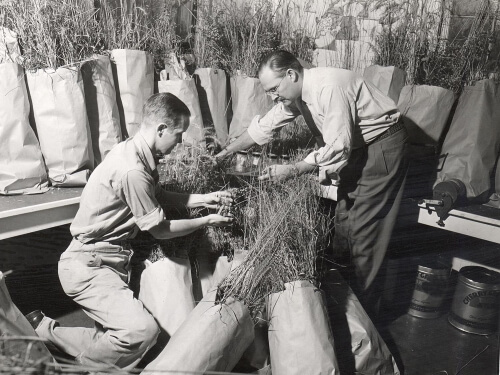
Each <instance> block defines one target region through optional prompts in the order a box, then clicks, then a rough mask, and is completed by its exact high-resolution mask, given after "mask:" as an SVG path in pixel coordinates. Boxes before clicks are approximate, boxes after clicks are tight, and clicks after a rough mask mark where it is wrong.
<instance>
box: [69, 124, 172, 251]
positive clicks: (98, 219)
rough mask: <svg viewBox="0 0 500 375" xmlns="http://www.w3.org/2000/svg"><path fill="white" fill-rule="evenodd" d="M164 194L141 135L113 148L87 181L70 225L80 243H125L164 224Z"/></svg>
mask: <svg viewBox="0 0 500 375" xmlns="http://www.w3.org/2000/svg"><path fill="white" fill-rule="evenodd" d="M162 194H164V190H163V189H162V188H161V187H160V186H159V185H158V174H157V172H156V163H155V160H154V157H153V153H152V151H151V149H150V148H149V146H148V144H147V143H146V141H145V140H144V138H143V137H142V135H141V134H140V133H137V134H136V135H135V136H134V137H133V138H129V139H127V140H126V141H124V142H121V143H119V144H118V145H116V146H115V147H114V148H113V149H112V150H111V151H110V152H109V154H108V155H107V156H106V158H105V159H104V161H103V162H102V163H101V164H100V165H99V166H98V167H97V168H96V169H95V170H94V172H93V173H92V175H91V176H90V178H89V181H88V183H87V185H86V186H85V188H84V189H83V193H82V196H81V200H80V207H79V209H78V212H77V214H76V216H75V219H74V220H73V223H72V224H71V227H70V231H71V234H72V235H73V237H75V238H76V239H78V240H80V242H83V243H88V242H92V241H94V242H96V241H108V242H112V241H122V240H128V239H131V238H133V237H135V235H136V234H137V232H138V231H139V230H143V231H147V230H149V229H151V228H152V227H154V226H156V225H158V224H159V223H160V222H161V221H163V220H165V215H164V212H163V209H162V208H161V206H160V204H159V203H158V201H159V200H160V201H162V199H164V197H163V196H162Z"/></svg>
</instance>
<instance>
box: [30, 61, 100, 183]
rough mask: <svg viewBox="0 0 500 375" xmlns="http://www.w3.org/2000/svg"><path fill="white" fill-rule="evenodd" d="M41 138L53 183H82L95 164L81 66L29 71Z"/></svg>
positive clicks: (32, 99)
mask: <svg viewBox="0 0 500 375" xmlns="http://www.w3.org/2000/svg"><path fill="white" fill-rule="evenodd" d="M26 77H27V81H28V89H29V94H30V97H31V103H32V108H33V115H34V121H35V126H36V130H37V133H38V140H39V141H40V147H41V149H42V154H43V156H44V158H45V163H46V165H47V168H48V170H49V179H50V182H51V184H52V185H53V186H83V185H85V184H86V183H87V180H88V178H89V175H90V170H91V169H92V168H93V166H94V155H93V152H92V140H91V135H90V129H89V123H88V118H87V111H86V109H85V95H84V92H83V82H82V75H81V72H80V70H79V69H78V68H76V67H71V68H58V69H57V70H53V69H47V70H43V69H40V70H37V71H35V72H26Z"/></svg>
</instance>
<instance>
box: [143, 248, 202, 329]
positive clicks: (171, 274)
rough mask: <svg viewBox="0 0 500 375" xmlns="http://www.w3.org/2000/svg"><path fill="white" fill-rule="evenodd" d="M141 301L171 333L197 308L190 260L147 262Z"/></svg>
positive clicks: (177, 259) (175, 259) (165, 259)
mask: <svg viewBox="0 0 500 375" xmlns="http://www.w3.org/2000/svg"><path fill="white" fill-rule="evenodd" d="M145 265H146V268H145V269H144V271H143V272H142V274H141V284H140V292H139V300H141V301H142V303H143V304H144V306H145V307H146V308H147V309H148V311H149V312H150V313H151V315H153V316H154V317H155V319H156V321H157V322H158V325H159V326H160V327H161V329H162V330H163V331H165V332H166V333H167V334H168V335H169V336H172V335H173V334H174V333H175V331H177V329H178V328H179V327H180V326H181V325H182V323H184V321H185V320H186V318H187V316H188V315H189V313H190V312H191V311H192V310H193V309H194V307H195V301H194V297H193V284H192V280H191V265H190V263H189V259H181V258H164V259H161V260H158V261H156V262H154V263H151V262H150V261H148V260H146V261H145Z"/></svg>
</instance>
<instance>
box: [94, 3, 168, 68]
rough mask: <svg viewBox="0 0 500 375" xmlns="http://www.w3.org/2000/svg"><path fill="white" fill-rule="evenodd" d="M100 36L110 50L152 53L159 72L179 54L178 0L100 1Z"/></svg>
mask: <svg viewBox="0 0 500 375" xmlns="http://www.w3.org/2000/svg"><path fill="white" fill-rule="evenodd" d="M97 6H98V8H99V18H100V33H101V35H102V39H103V41H104V44H105V46H106V49H108V50H112V49H135V50H141V51H146V52H150V53H151V54H153V56H154V58H155V64H156V66H157V67H158V69H160V70H161V69H163V68H164V66H165V59H166V58H167V57H168V55H169V54H170V52H172V51H175V49H176V45H177V42H178V38H177V37H176V34H175V20H174V18H175V12H176V9H177V6H178V5H177V1H174V0H168V1H165V0H107V1H105V0H100V1H98V4H97Z"/></svg>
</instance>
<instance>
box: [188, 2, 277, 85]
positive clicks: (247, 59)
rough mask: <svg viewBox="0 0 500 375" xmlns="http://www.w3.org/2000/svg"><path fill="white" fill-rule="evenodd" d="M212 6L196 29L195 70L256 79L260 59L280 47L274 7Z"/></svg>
mask: <svg viewBox="0 0 500 375" xmlns="http://www.w3.org/2000/svg"><path fill="white" fill-rule="evenodd" d="M212 6H213V8H212V9H211V10H210V11H208V10H207V11H206V12H205V13H204V15H203V18H202V19H201V20H200V24H199V25H198V30H197V33H198V37H197V38H196V39H195V46H194V52H195V55H196V59H197V61H196V63H197V66H198V67H210V68H223V69H224V70H226V72H229V74H231V75H234V74H237V73H238V72H239V73H241V74H243V75H247V76H249V77H256V76H257V68H258V64H259V62H260V60H261V58H262V56H263V55H265V54H266V53H268V52H270V51H272V50H274V49H277V48H279V47H280V45H281V27H280V24H279V22H276V18H275V15H276V7H275V6H274V4H273V3H272V2H271V1H266V0H264V1H257V0H252V1H237V0H219V1H216V2H214V3H213V5H212Z"/></svg>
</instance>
